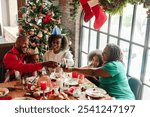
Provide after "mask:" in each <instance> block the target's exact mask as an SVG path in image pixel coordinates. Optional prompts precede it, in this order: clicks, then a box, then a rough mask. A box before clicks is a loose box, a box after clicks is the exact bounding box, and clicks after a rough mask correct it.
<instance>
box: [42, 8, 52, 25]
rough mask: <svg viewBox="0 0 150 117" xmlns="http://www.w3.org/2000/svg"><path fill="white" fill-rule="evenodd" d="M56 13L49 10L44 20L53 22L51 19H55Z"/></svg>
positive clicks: (47, 22)
mask: <svg viewBox="0 0 150 117" xmlns="http://www.w3.org/2000/svg"><path fill="white" fill-rule="evenodd" d="M53 16H54V13H53V11H50V10H49V11H48V13H47V14H46V16H45V18H44V19H43V22H44V23H46V24H49V23H50V22H51V20H52V19H53Z"/></svg>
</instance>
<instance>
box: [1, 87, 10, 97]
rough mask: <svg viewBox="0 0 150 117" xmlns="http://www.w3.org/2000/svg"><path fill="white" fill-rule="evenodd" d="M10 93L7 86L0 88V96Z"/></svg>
mask: <svg viewBox="0 0 150 117" xmlns="http://www.w3.org/2000/svg"><path fill="white" fill-rule="evenodd" d="M8 93H9V90H8V89H7V88H0V97H3V96H5V95H7V94H8Z"/></svg>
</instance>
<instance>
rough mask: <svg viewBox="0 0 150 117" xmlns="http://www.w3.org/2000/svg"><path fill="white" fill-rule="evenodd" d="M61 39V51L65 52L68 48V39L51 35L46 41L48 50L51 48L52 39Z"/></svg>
mask: <svg viewBox="0 0 150 117" xmlns="http://www.w3.org/2000/svg"><path fill="white" fill-rule="evenodd" d="M59 38H60V39H62V43H61V50H62V51H63V50H66V49H67V48H68V39H67V38H66V37H65V36H64V35H51V36H50V37H49V39H48V46H49V49H51V48H52V42H53V40H54V39H59Z"/></svg>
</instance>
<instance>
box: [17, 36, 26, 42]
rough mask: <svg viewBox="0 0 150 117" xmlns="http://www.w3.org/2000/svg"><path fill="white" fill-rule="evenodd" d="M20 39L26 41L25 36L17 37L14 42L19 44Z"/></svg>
mask: <svg viewBox="0 0 150 117" xmlns="http://www.w3.org/2000/svg"><path fill="white" fill-rule="evenodd" d="M22 39H28V38H27V36H23V35H21V36H18V37H17V39H16V42H20V41H21V40H22Z"/></svg>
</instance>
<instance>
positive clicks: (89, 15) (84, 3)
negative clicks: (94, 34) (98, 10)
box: [80, 0, 93, 22]
mask: <svg viewBox="0 0 150 117" xmlns="http://www.w3.org/2000/svg"><path fill="white" fill-rule="evenodd" d="M80 3H81V5H82V8H83V11H84V21H85V22H88V21H89V20H90V19H91V18H92V17H93V13H92V11H91V8H90V6H89V4H88V0H80Z"/></svg>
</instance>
